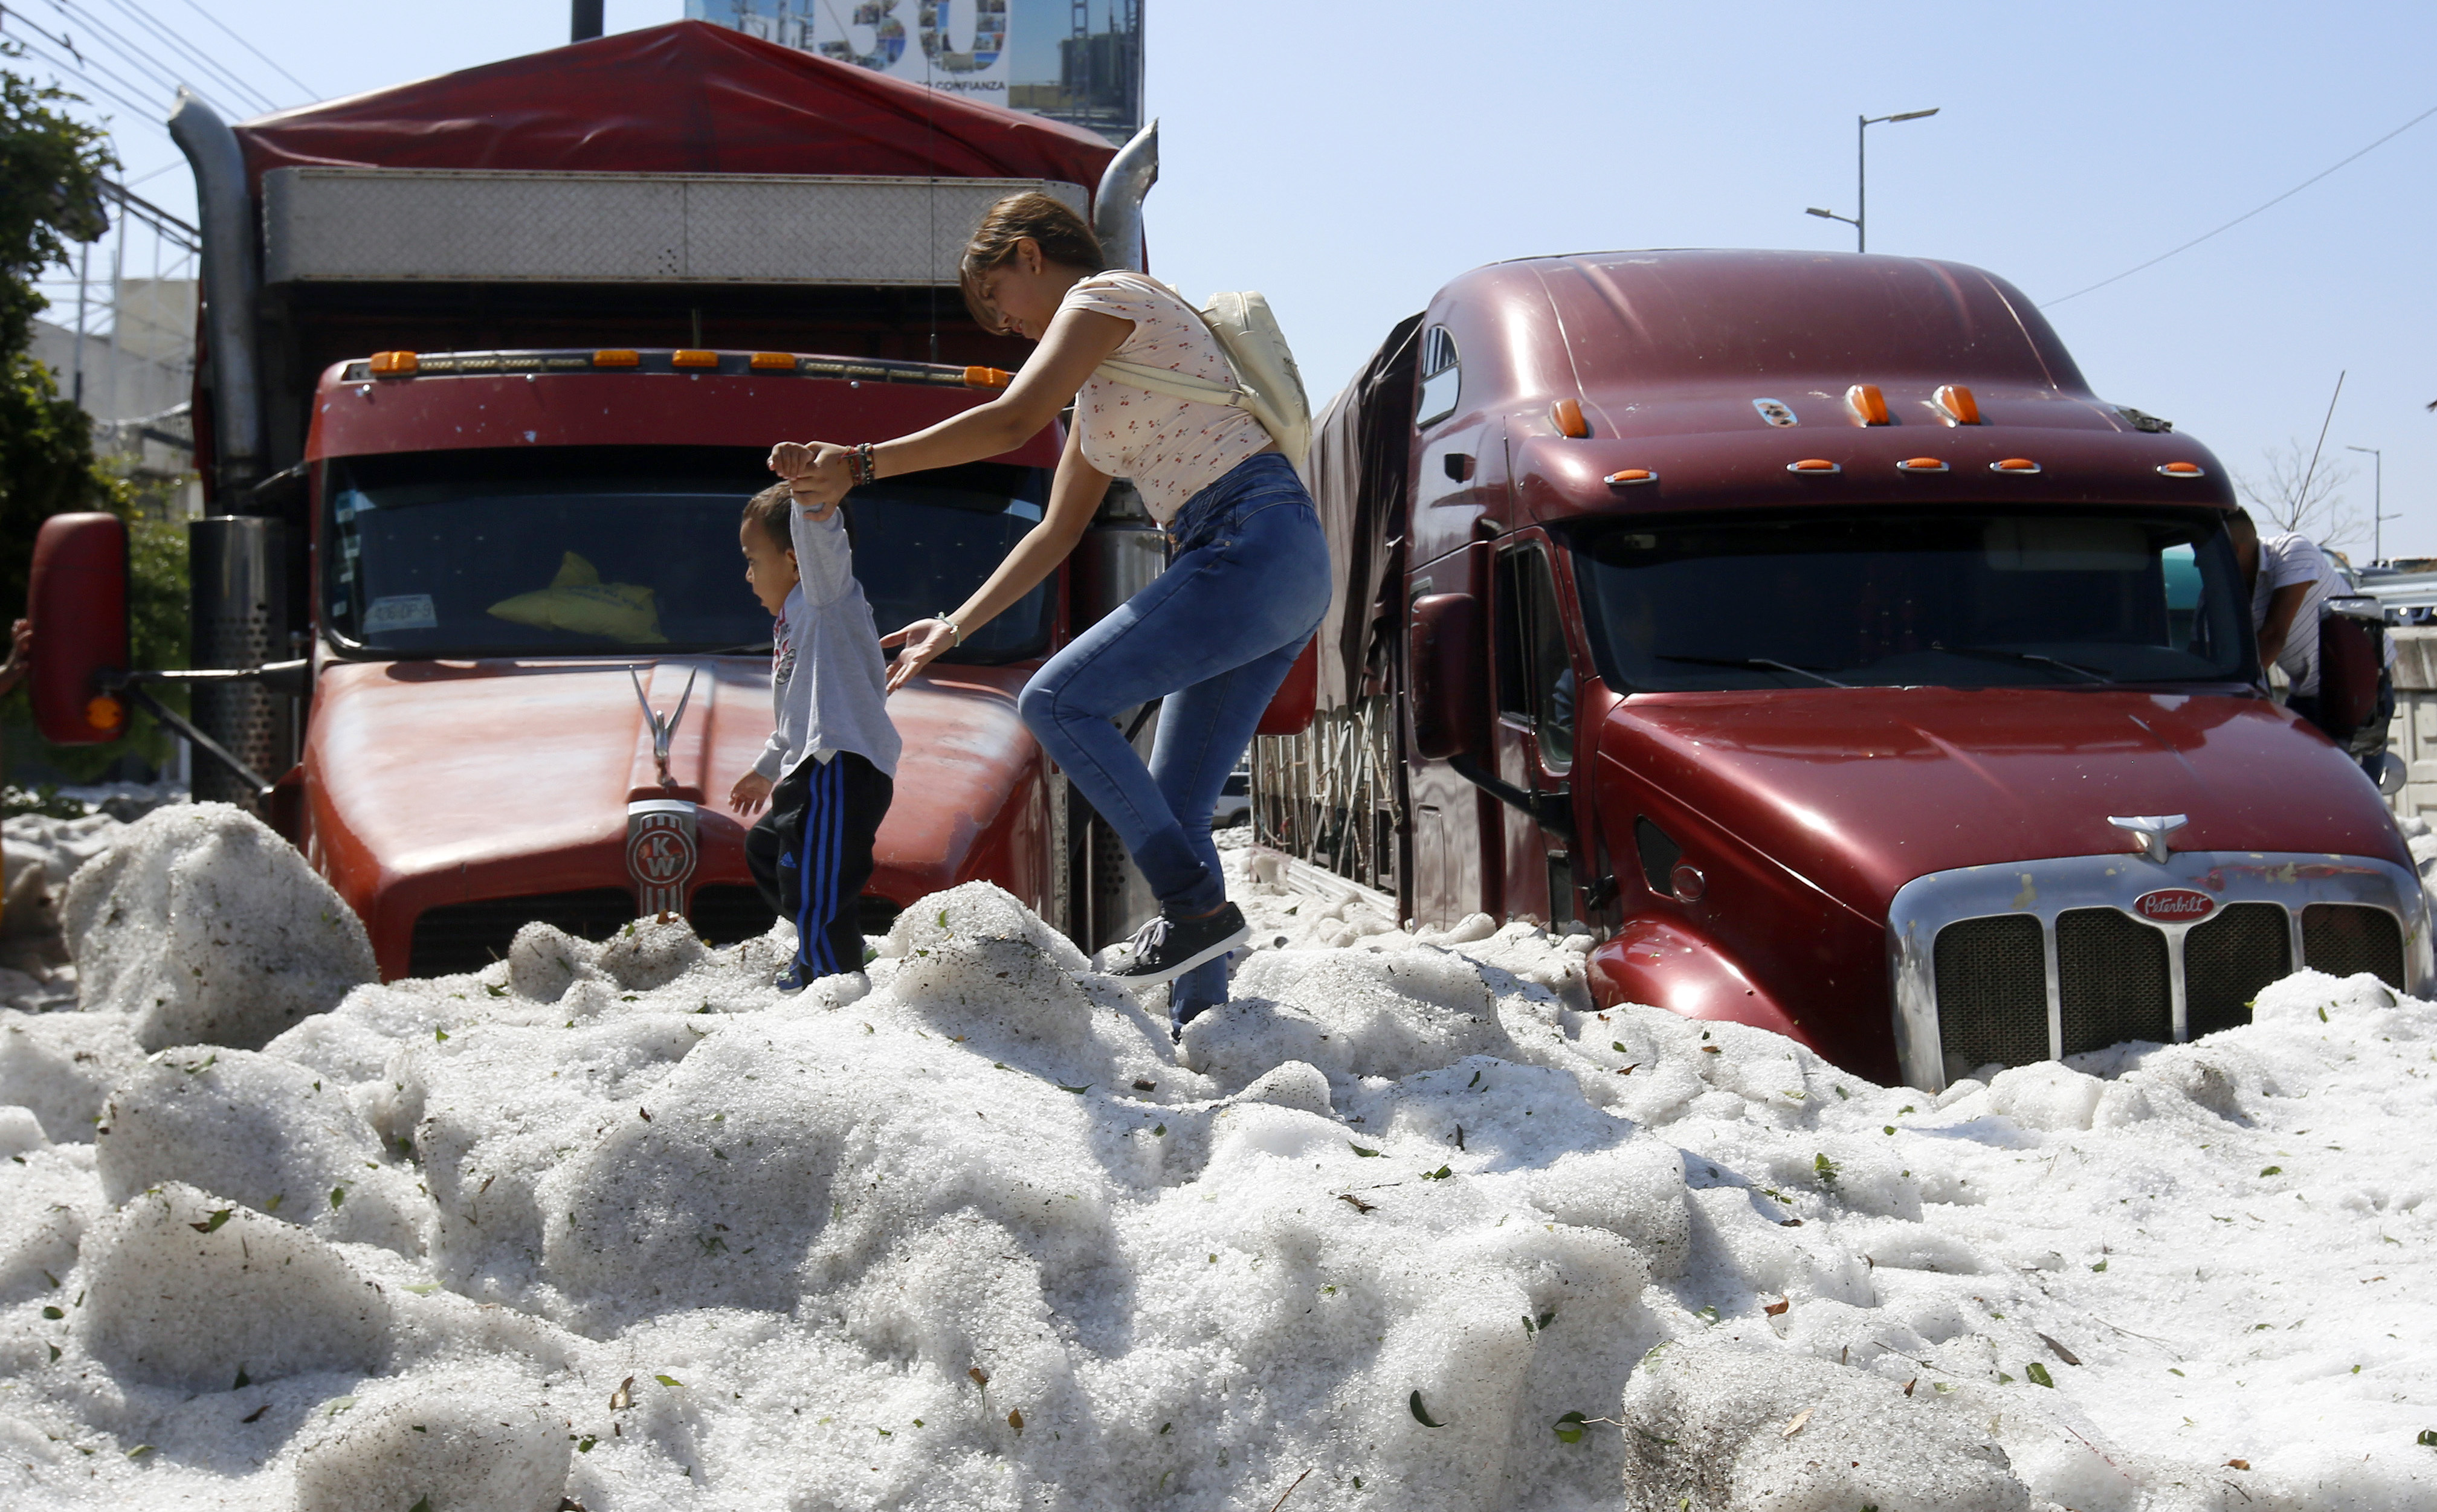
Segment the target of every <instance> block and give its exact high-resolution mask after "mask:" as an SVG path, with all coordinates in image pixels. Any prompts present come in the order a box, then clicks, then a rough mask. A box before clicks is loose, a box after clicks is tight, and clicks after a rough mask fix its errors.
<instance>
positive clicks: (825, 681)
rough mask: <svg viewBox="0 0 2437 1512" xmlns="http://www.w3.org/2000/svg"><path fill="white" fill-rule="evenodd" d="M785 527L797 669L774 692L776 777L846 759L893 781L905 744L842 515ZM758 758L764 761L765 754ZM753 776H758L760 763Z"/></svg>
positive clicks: (800, 517)
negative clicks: (847, 755)
mask: <svg viewBox="0 0 2437 1512" xmlns="http://www.w3.org/2000/svg"><path fill="white" fill-rule="evenodd" d="M788 521H789V525H788V531H789V534H790V535H791V536H793V538H794V540H795V544H796V593H797V594H799V595H801V600H800V602H799V601H798V599H796V598H795V597H793V596H791V597H790V598H789V600H788V601H787V609H786V617H787V629H788V634H789V635H790V637H791V638H792V640H793V642H794V645H795V666H794V668H793V669H792V670H791V671H790V673H789V675H788V676H787V678H786V686H785V689H784V691H783V692H781V691H780V689H778V688H777V687H776V686H774V687H773V689H772V693H773V696H774V698H775V700H776V702H777V707H778V716H779V717H778V730H777V731H775V732H774V733H773V734H772V736H771V739H772V741H773V743H774V744H775V743H778V742H779V741H780V737H781V736H782V735H783V736H784V737H785V740H786V746H785V754H784V755H783V756H781V757H780V772H779V774H780V776H784V775H785V774H786V773H789V772H792V771H794V770H795V769H796V768H797V767H798V766H800V765H802V764H803V762H804V759H805V758H806V757H807V756H810V757H815V758H816V759H819V760H824V761H826V760H828V759H829V758H830V756H833V754H835V753H837V752H840V751H851V752H853V753H854V754H855V755H857V756H861V757H863V758H864V759H865V760H867V761H868V762H870V763H871V764H872V765H873V766H875V767H877V768H879V769H880V771H881V773H883V774H885V775H886V776H890V777H894V776H895V775H896V774H897V757H898V756H899V754H900V752H901V751H902V750H903V741H901V740H900V739H898V735H897V726H896V725H895V724H893V723H891V722H889V719H888V663H887V660H886V658H885V657H884V656H883V655H882V654H881V650H880V631H879V628H878V626H877V625H876V624H875V623H874V621H873V619H872V617H871V605H870V603H869V602H868V600H866V599H865V598H864V596H863V584H862V583H860V582H856V581H855V577H854V552H853V550H852V548H851V547H849V546H848V545H847V538H846V512H845V511H844V510H843V509H840V510H839V511H837V512H836V513H833V514H831V516H830V517H829V518H828V519H826V520H818V521H815V520H808V519H806V518H804V512H803V511H802V510H800V509H797V510H792V511H790V512H789V513H788ZM768 757H769V750H768V748H766V747H765V748H764V750H763V758H764V759H765V760H766V759H768ZM755 770H756V771H760V770H762V769H761V766H760V764H759V763H757V764H756V766H755Z"/></svg>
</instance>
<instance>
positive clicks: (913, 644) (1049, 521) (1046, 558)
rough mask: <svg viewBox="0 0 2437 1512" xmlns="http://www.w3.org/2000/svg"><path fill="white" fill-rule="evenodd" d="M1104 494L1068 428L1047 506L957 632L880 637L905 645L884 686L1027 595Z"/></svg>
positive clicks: (1102, 479) (933, 625)
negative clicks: (1064, 449)
mask: <svg viewBox="0 0 2437 1512" xmlns="http://www.w3.org/2000/svg"><path fill="white" fill-rule="evenodd" d="M1043 344H1044V345H1046V343H1043ZM1108 492H1109V475H1108V474H1106V473H1103V472H1101V471H1100V470H1099V469H1098V468H1096V467H1094V466H1093V465H1092V464H1091V463H1090V462H1087V461H1084V460H1083V443H1082V440H1081V434H1080V432H1079V431H1077V430H1069V431H1068V432H1067V433H1066V451H1065V454H1064V455H1063V456H1061V458H1059V460H1058V477H1057V478H1056V480H1055V481H1053V482H1052V483H1051V484H1050V485H1049V508H1048V509H1047V511H1045V512H1044V513H1043V515H1042V517H1041V523H1040V524H1038V525H1036V526H1034V527H1033V528H1032V529H1031V530H1026V532H1025V533H1024V539H1023V540H1021V541H1018V542H1017V543H1015V549H1014V550H1012V551H1009V552H1008V554H1007V560H1006V561H1004V562H1001V563H1000V564H999V565H998V570H997V571H995V572H992V573H991V575H990V577H989V578H988V579H987V580H986V581H984V582H983V583H982V585H981V586H980V587H978V588H976V589H974V590H973V597H971V598H969V599H967V600H965V601H964V602H963V603H962V604H959V605H958V606H957V607H956V609H955V611H953V612H952V613H951V614H950V616H949V617H950V618H951V619H954V620H955V621H956V631H955V632H951V631H950V630H949V628H948V627H947V626H946V625H945V624H942V623H941V622H940V621H938V620H937V619H917V620H916V621H914V622H913V623H912V624H910V625H907V626H906V627H905V628H904V629H903V630H900V631H897V632H895V633H894V634H886V635H883V636H881V637H880V643H881V644H882V645H884V646H903V647H904V648H905V649H904V650H903V651H902V652H898V655H897V661H896V664H895V665H894V666H892V667H890V668H889V669H888V690H889V691H890V692H892V693H893V692H895V691H896V690H897V689H898V688H899V687H901V686H903V685H904V683H905V680H906V679H907V678H909V677H912V676H913V675H914V674H915V673H916V672H919V671H920V670H921V669H923V668H925V667H927V666H929V665H930V663H931V659H932V658H933V657H935V656H937V655H938V654H939V653H940V652H944V651H947V650H949V649H950V648H951V647H952V646H953V645H955V644H956V640H957V637H958V634H964V635H971V634H973V633H974V632H975V631H977V630H979V629H981V628H982V626H984V625H986V624H989V623H990V622H991V620H992V619H995V618H997V617H999V616H1000V615H1001V614H1003V613H1005V612H1006V610H1007V607H1008V605H1009V604H1012V603H1013V602H1015V601H1016V600H1018V599H1021V598H1023V597H1024V596H1025V595H1026V594H1027V593H1030V592H1031V591H1032V588H1033V585H1034V584H1035V583H1037V582H1040V581H1041V580H1042V579H1043V578H1045V577H1047V576H1049V574H1051V573H1052V572H1055V571H1057V570H1058V564H1059V563H1061V562H1063V561H1065V560H1066V556H1067V553H1068V552H1071V551H1073V550H1074V549H1075V543H1076V542H1078V541H1079V540H1081V539H1082V538H1083V532H1084V530H1088V529H1089V528H1090V527H1091V524H1092V516H1093V515H1095V514H1096V513H1099V509H1100V500H1101V498H1102V497H1103V496H1105V495H1107V494H1108ZM800 496H801V495H798V497H800Z"/></svg>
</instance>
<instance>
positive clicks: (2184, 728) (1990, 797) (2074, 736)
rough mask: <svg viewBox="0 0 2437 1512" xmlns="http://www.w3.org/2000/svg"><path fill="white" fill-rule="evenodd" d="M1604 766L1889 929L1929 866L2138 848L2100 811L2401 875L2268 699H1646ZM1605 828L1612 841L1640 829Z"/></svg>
mask: <svg viewBox="0 0 2437 1512" xmlns="http://www.w3.org/2000/svg"><path fill="white" fill-rule="evenodd" d="M1600 755H1601V759H1602V760H1603V761H1604V762H1610V761H1612V762H1616V763H1618V764H1620V765H1622V767H1623V768H1624V769H1625V770H1626V772H1628V773H1632V774H1634V775H1637V776H1639V778H1641V779H1642V780H1645V781H1648V782H1651V783H1653V784H1655V785H1657V787H1659V788H1660V789H1662V790H1664V791H1667V792H1669V793H1670V794H1672V795H1673V796H1674V797H1675V798H1677V799H1678V800H1680V801H1681V802H1683V803H1684V804H1686V805H1687V806H1689V807H1690V808H1692V809H1694V810H1695V811H1697V812H1698V813H1700V814H1701V815H1702V816H1703V817H1704V818H1706V819H1707V820H1708V821H1709V823H1711V824H1713V825H1714V826H1717V827H1718V828H1719V829H1721V830H1723V831H1725V832H1727V834H1730V835H1732V836H1734V837H1736V838H1737V839H1739V840H1741V841H1742V842H1744V843H1746V844H1748V845H1751V846H1753V847H1755V848H1756V849H1758V850H1760V851H1761V852H1762V853H1764V854H1765V855H1767V856H1769V857H1771V858H1773V859H1774V860H1777V861H1778V862H1779V863H1780V864H1782V865H1784V866H1785V867H1787V868H1788V869H1790V870H1792V871H1793V872H1795V873H1797V874H1798V875H1799V876H1801V877H1803V878H1806V879H1808V880H1809V881H1810V882H1812V883H1813V884H1814V885H1815V886H1817V887H1818V888H1820V889H1821V890H1822V891H1823V892H1825V893H1827V894H1828V895H1831V896H1832V897H1834V898H1836V899H1837V900H1838V901H1840V902H1842V903H1844V904H1845V905H1847V906H1848V907H1850V908H1852V909H1853V910H1855V911H1856V912H1860V913H1862V914H1863V915H1864V916H1866V917H1873V918H1883V917H1885V914H1886V911H1887V906H1888V904H1889V902H1890V901H1891V900H1892V899H1893V897H1894V896H1895V893H1896V890H1897V889H1898V888H1900V887H1902V886H1903V884H1904V883H1906V882H1908V881H1910V880H1911V879H1913V878H1916V877H1920V876H1923V875H1926V874H1928V873H1931V872H1941V871H1946V870H1950V869H1952V868H1955V867H1959V866H1974V865H1985V864H1989V863H1992V862H2004V861H2011V860H2033V859H2039V858H2046V857H2059V856H2095V855H2104V854H2108V853H2110V852H2116V851H2122V852H2126V853H2130V851H2132V850H2133V849H2135V848H2136V847H2135V846H2134V845H2133V844H2132V843H2131V839H2130V836H2129V835H2127V833H2126V832H2125V831H2123V830H2121V829H2118V828H2116V827H2114V826H2111V825H2110V824H2108V822H2107V821H2108V819H2109V817H2110V816H2111V815H2123V816H2130V815H2140V814H2186V815H2189V816H2190V823H2189V824H2188V825H2187V826H2185V827H2183V828H2182V829H2179V830H2177V831H2176V832H2175V833H2174V835H2173V836H2172V838H2171V841H2170V843H2171V845H2172V847H2173V848H2174V849H2176V850H2179V851H2184V850H2209V851H2313V852H2322V853H2338V854H2343V855H2350V856H2366V857H2376V858H2377V859H2380V860H2390V861H2393V862H2394V863H2395V864H2397V865H2400V866H2404V867H2410V866H2411V857H2410V854H2409V853H2408V852H2407V851H2406V849H2405V847H2404V844H2403V841H2402V837H2401V835H2400V833H2399V832H2398V831H2397V830H2396V828H2395V826H2394V821H2393V817H2392V816H2391V815H2390V814H2389V813H2388V811H2387V808H2386V806H2385V804H2384V803H2383V801H2382V800H2381V799H2380V798H2379V796H2378V793H2377V791H2376V788H2375V787H2374V786H2373V785H2372V784H2371V783H2370V781H2369V779H2368V778H2367V777H2365V776H2363V775H2362V774H2361V773H2360V770H2359V769H2358V767H2356V766H2355V765H2353V763H2352V762H2351V761H2350V760H2348V759H2347V758H2346V757H2345V756H2343V754H2342V753H2341V752H2340V751H2338V750H2337V749H2336V748H2335V747H2334V746H2332V745H2330V744H2329V743H2328V742H2327V741H2326V740H2324V739H2322V738H2321V737H2320V736H2319V735H2318V734H2317V732H2316V731H2314V730H2312V729H2311V728H2310V727H2309V726H2307V725H2306V724H2305V723H2303V722H2302V721H2301V720H2299V719H2298V718H2296V717H2295V716H2293V715H2291V714H2289V713H2288V712H2287V711H2286V710H2284V709H2282V708H2280V707H2278V706H2276V705H2275V704H2270V703H2269V702H2268V701H2267V700H2265V699H2261V698H2253V697H2241V696H2227V695H2222V694H2178V693H2155V692H2136V691H2131V690H2129V689H2113V688H2090V689H2082V688H2055V689H2044V688H2028V689H2026V688H2019V687H2016V688H2005V689H1995V688H1991V689H1985V690H1975V689H1961V688H1945V687H1917V688H1855V689H1840V688H1819V689H1809V688H1803V689H1787V690H1784V691H1780V692H1765V693H1751V692H1736V693H1730V694H1728V693H1699V694H1660V695H1642V696H1639V697H1635V698H1629V699H1626V700H1624V701H1623V702H1622V703H1621V704H1617V705H1615V707H1614V709H1613V710H1612V712H1611V713H1610V715H1609V716H1608V719H1607V721H1606V724H1605V726H1604V729H1603V730H1602V732H1601V740H1600ZM1609 823H1610V827H1611V830H1612V831H1614V829H1615V826H1617V825H1619V824H1622V825H1623V826H1628V827H1629V826H1630V825H1631V823H1632V818H1631V816H1630V815H1613V814H1611V815H1610V816H1609ZM1687 838H1689V837H1687ZM1628 845H1629V841H1628ZM1626 853H1627V854H1630V851H1629V849H1628V851H1627V852H1626Z"/></svg>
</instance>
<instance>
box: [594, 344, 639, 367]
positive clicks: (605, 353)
mask: <svg viewBox="0 0 2437 1512" xmlns="http://www.w3.org/2000/svg"><path fill="white" fill-rule="evenodd" d="M642 361H643V358H642V356H641V354H640V353H635V352H629V351H627V350H626V349H625V348H623V347H614V346H613V347H605V348H603V349H602V350H601V351H598V352H595V353H593V354H592V365H593V366H594V367H596V368H632V367H640V366H641V365H642Z"/></svg>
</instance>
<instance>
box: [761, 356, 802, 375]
mask: <svg viewBox="0 0 2437 1512" xmlns="http://www.w3.org/2000/svg"><path fill="white" fill-rule="evenodd" d="M752 367H753V371H754V372H756V373H793V372H795V371H796V354H794V353H793V352H756V353H754V354H753V362H752Z"/></svg>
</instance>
